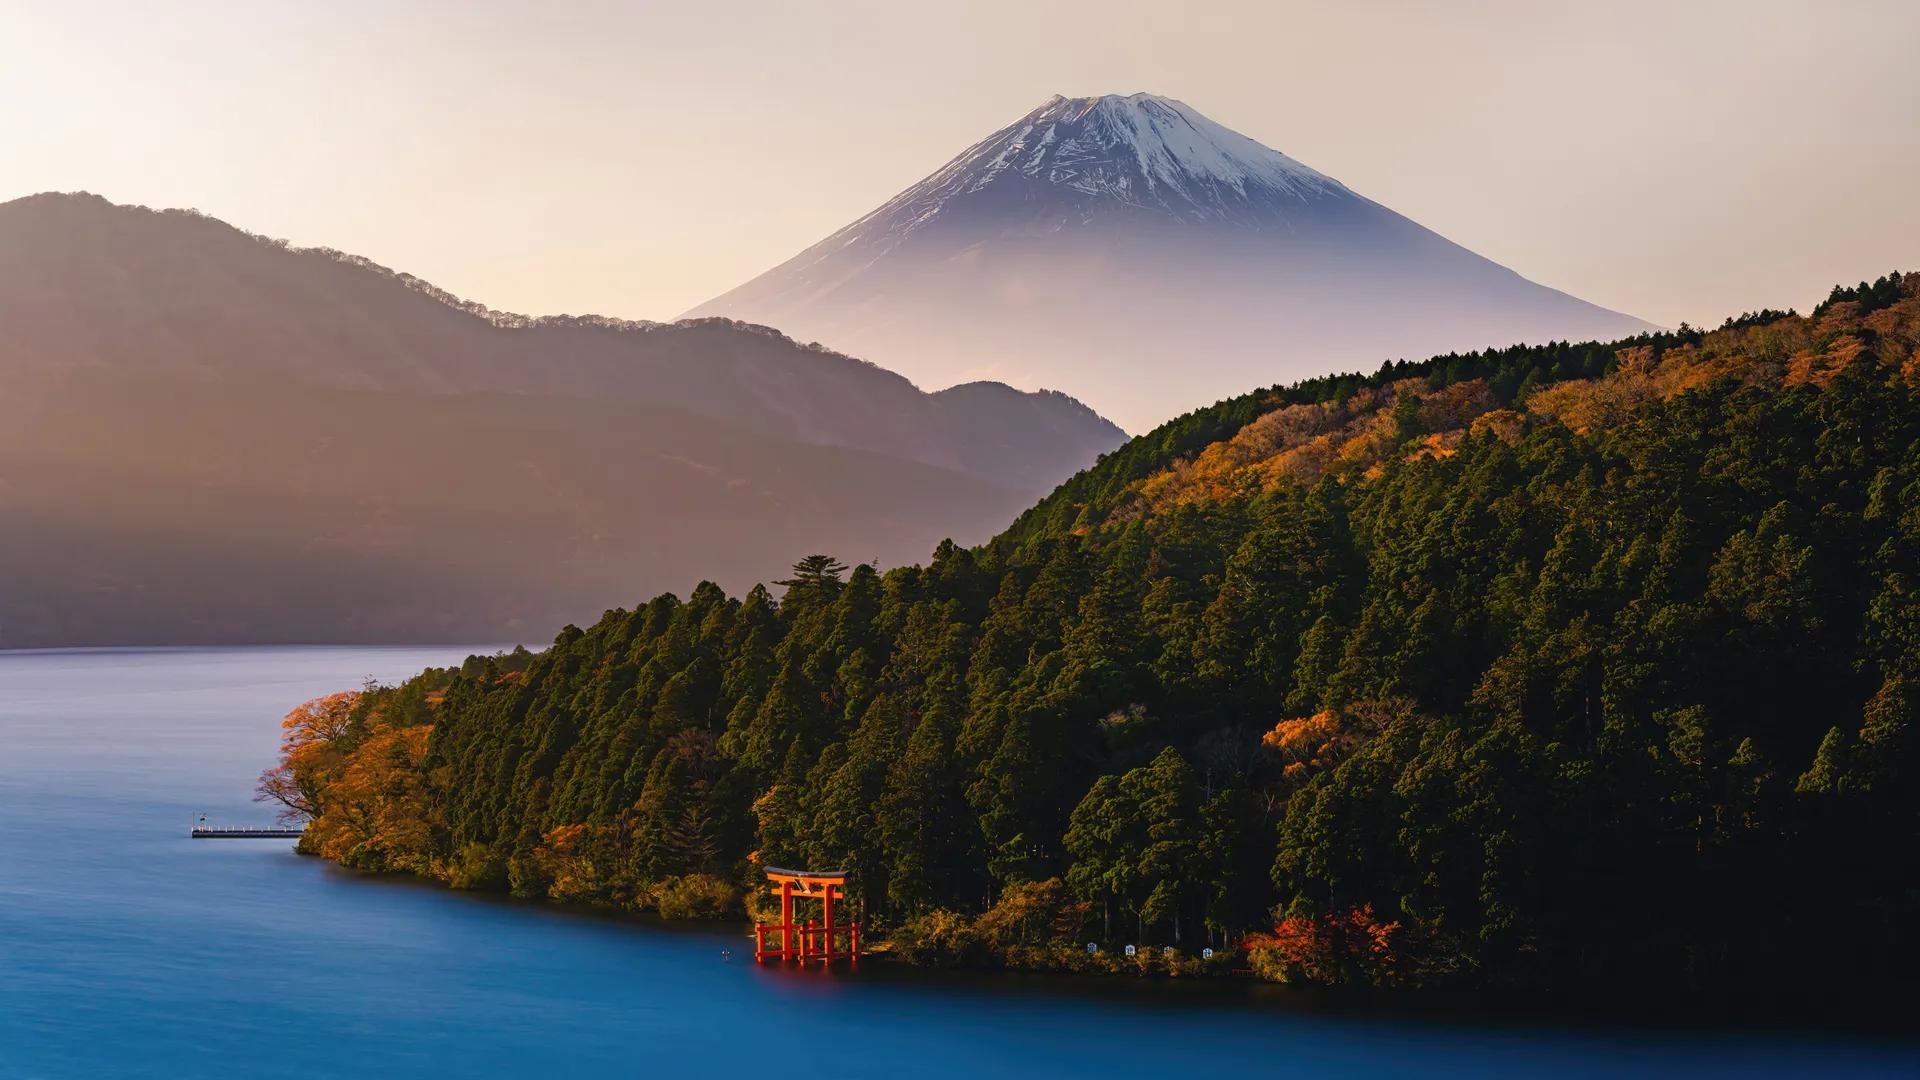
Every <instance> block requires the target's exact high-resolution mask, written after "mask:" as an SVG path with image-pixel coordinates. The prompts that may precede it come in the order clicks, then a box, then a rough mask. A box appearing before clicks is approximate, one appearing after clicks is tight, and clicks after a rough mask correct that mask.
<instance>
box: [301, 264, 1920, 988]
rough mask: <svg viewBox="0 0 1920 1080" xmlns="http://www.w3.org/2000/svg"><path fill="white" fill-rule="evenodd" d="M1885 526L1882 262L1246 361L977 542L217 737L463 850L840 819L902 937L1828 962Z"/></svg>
mask: <svg viewBox="0 0 1920 1080" xmlns="http://www.w3.org/2000/svg"><path fill="white" fill-rule="evenodd" d="M1916 575H1920V275H1907V276H1905V277H1904V278H1902V277H1899V276H1893V277H1888V278H1883V279H1881V280H1879V281H1876V282H1872V283H1863V284H1862V285H1861V286H1860V287H1858V288H1855V289H1837V290H1835V291H1834V294H1833V296H1832V297H1831V298H1830V299H1829V300H1828V301H1827V302H1826V303H1823V304H1821V305H1820V306H1819V308H1818V309H1817V310H1815V311H1814V312H1813V313H1812V314H1811V315H1808V316H1800V315H1795V314H1792V313H1780V312H1762V313H1759V314H1755V315H1749V316H1744V317H1741V318H1739V319H1734V320H1729V321H1728V322H1727V324H1726V325H1725V326H1723V327H1722V328H1720V329H1718V330H1714V331H1711V332H1701V331H1695V330H1692V329H1687V328H1683V329H1682V330H1680V331H1679V332H1675V333H1668V334H1660V335H1649V336H1644V337H1640V338H1635V339H1632V340H1630V341H1626V342H1620V343H1614V344H1612V345H1574V346H1569V345H1548V346H1543V347H1538V348H1518V349H1508V350H1504V351H1500V352H1496V353H1490V354H1488V353H1483V354H1467V355H1454V356H1444V357H1438V358H1435V359H1433V360H1430V361H1427V362H1424V363H1419V364H1393V365H1389V366H1387V367H1386V368H1383V369H1382V370H1381V371H1380V372H1378V373H1376V374H1375V375H1373V376H1370V377H1358V376H1355V377H1343V378H1329V379H1320V380H1315V381H1313V382H1310V383H1305V384H1301V385H1298V386H1293V387H1289V388H1284V389H1278V390H1271V391H1262V392H1259V393H1256V394H1251V395H1248V396H1246V397H1243V398H1240V399H1236V400H1234V401H1230V402H1226V403H1223V404H1221V405H1220V406H1217V407H1215V408H1214V409H1211V410H1205V411H1203V412H1200V413H1196V414H1193V415H1191V416H1188V417H1185V418H1182V419H1181V420H1177V421H1174V422H1173V423H1170V424H1168V425H1166V426H1165V427H1163V428H1161V429H1160V430H1158V431H1155V432H1152V433H1150V434H1148V435H1146V436H1143V437H1141V438H1139V439H1136V440H1134V441H1133V442H1131V443H1129V444H1128V445H1127V446H1126V447H1124V448H1122V449H1121V450H1120V451H1118V452H1116V453H1115V454H1113V455H1110V456H1109V457H1107V458H1106V459H1104V460H1103V462H1102V463H1101V464H1100V465H1099V466H1097V467H1095V468H1094V469H1091V470H1089V471H1087V472H1084V473H1082V474H1081V475H1080V476H1078V477H1076V478H1075V479H1074V480H1072V481H1070V482H1069V483H1068V484H1066V485H1065V486H1063V487H1062V488H1061V489H1060V491H1058V492H1057V493H1056V494H1055V495H1054V496H1052V497H1051V498H1050V499H1048V500H1047V501H1046V502H1043V503H1042V504H1040V506H1038V507H1036V508H1035V509H1034V510H1033V511H1031V512H1029V513H1028V514H1027V515H1025V516H1024V517H1022V518H1021V519H1020V521H1019V522H1018V523H1017V524H1016V525H1015V526H1014V528H1013V529H1012V530H1010V531H1009V532H1008V533H1007V534H1006V535H1004V536H1002V537H1001V538H1000V539H999V540H997V541H995V542H994V543H992V544H989V545H987V546H985V547H982V548H979V549H966V548H961V547H957V546H954V545H952V544H944V545H942V546H941V547H940V548H939V549H938V550H937V551H935V552H934V553H933V556H932V558H931V559H930V560H929V561H928V562H927V563H926V564H925V565H922V566H913V567H903V568H898V569H894V570H890V571H888V572H886V573H884V574H882V573H878V572H876V571H875V570H874V569H873V568H871V567H868V566H864V565H857V566H854V567H853V568H852V569H851V571H850V572H848V571H845V570H844V568H843V567H842V566H840V565H839V564H838V563H835V562H834V561H833V560H830V559H827V558H825V557H823V556H821V557H812V558H809V559H807V560H804V561H803V562H802V563H801V564H800V565H799V566H797V567H796V569H795V571H794V573H793V575H792V577H791V578H789V579H788V580H786V581H783V582H780V583H778V584H777V585H776V587H775V588H774V589H772V590H769V589H765V588H755V589H753V590H752V591H751V592H749V593H748V594H747V595H745V596H744V597H739V598H731V597H728V596H726V595H723V594H722V592H721V591H720V590H719V589H717V588H714V587H711V586H702V587H701V588H699V589H697V590H695V591H694V592H693V593H692V595H690V596H688V597H687V598H685V599H678V598H675V597H673V596H662V597H660V598H658V599H655V600H653V601H651V602H649V603H647V604H645V605H642V606H641V607H639V608H637V609H634V610H614V611H609V612H607V613H606V615H605V616H604V617H603V618H602V619H601V620H600V621H599V622H598V623H596V624H594V625H593V626H591V627H588V628H586V629H584V630H582V629H577V628H573V627H568V628H567V629H566V630H564V631H563V632H562V633H561V634H560V635H559V637H558V638H557V639H556V640H555V642H554V644H553V646H552V648H551V649H549V650H547V651H545V652H543V653H540V654H538V655H525V654H522V655H517V656H511V657H502V658H491V659H488V658H480V659H475V660H473V661H470V662H469V663H468V664H467V665H466V666H465V667H464V668H463V669H461V670H458V671H436V672H428V673H425V674H424V675H422V676H421V677H420V678H418V679H415V680H413V681H411V682H409V683H407V684H405V685H402V686H399V687H394V688H374V689H370V690H367V691H365V692H363V693H358V694H348V695H342V696H339V697H337V698H335V699H330V700H328V701H325V702H321V703H316V704H314V705H312V706H309V707H304V708H303V709H302V710H297V711H296V713H295V714H294V715H292V716H291V717H289V728H288V757H287V760H286V762H285V763H284V764H283V765H282V766H281V767H280V768H279V769H278V770H275V771H274V772H272V773H270V774H269V775H268V776H267V777H266V779H265V782H264V783H265V788H266V790H267V791H268V793H269V794H272V795H275V796H277V797H279V798H280V799H281V800H282V801H284V802H287V803H289V804H290V805H291V806H293V807H294V808H295V809H296V810H297V811H300V812H305V813H310V814H312V815H313V822H312V825H311V827H310V829H309V831H308V834H307V836H306V839H305V840H303V841H302V844H303V847H304V848H305V849H306V850H308V851H311V852H314V853H317V854H321V855H324V856H326V857H329V858H334V859H338V860H340V861H342V862H344V863H347V864H349V865H352V866H358V867H365V868H370V869H382V870H404V871H410V872H413V873H418V874H422V875H426V876H430V877H434V878H438V879H441V880H444V881H447V882H449V883H451V884H454V885H456V886H461V887H478V888H499V889H511V890H513V891H514V892H516V893H519V894H522V895H530V896H547V897H552V898H554V899H559V900H569V901H587V902H594V903H604V904H613V905H619V906H625V907H635V908H650V909H657V910H661V911H663V912H666V913H669V914H682V913H699V912H718V911H721V910H725V909H728V908H730V907H732V906H734V905H736V904H737V903H738V902H739V897H740V895H741V894H740V888H741V887H742V886H743V885H746V884H749V883H750V882H751V881H752V880H753V879H754V876H755V868H756V866H758V865H762V864H780V865H806V866H815V867H828V866H833V867H838V866H845V867H847V868H848V869H850V870H851V871H852V873H853V881H854V885H855V889H856V893H857V897H858V899H859V901H860V902H861V904H862V905H863V906H864V909H865V912H866V917H867V919H868V920H869V922H870V924H872V925H873V926H875V927H876V928H878V929H880V930H882V931H883V932H889V933H891V934H892V935H893V937H894V939H895V941H896V943H897V945H898V946H899V947H900V948H901V950H902V951H903V952H905V953H906V954H908V955H909V956H912V957H914V958H917V959H925V960H936V961H937V960H958V961H965V962H984V963H1011V964H1019V965H1029V966H1071V965H1076V964H1077V965H1082V966H1084V965H1087V964H1096V963H1110V962H1109V961H1092V960H1088V959H1086V957H1085V952H1084V949H1083V947H1082V945H1081V943H1083V942H1085V941H1086V940H1088V939H1090V938H1091V939H1095V940H1100V941H1104V942H1107V943H1109V944H1111V945H1118V944H1121V943H1127V942H1138V943H1142V944H1150V945H1154V946H1159V945H1163V944H1164V945H1175V946H1177V947H1178V949H1179V951H1178V952H1177V953H1176V954H1175V956H1174V959H1172V960H1165V959H1162V958H1160V952H1159V950H1158V949H1157V948H1156V949H1152V950H1146V952H1148V953H1151V954H1152V955H1153V956H1154V957H1155V959H1153V960H1151V961H1141V962H1140V966H1155V965H1159V966H1171V967H1174V968H1181V967H1182V965H1190V964H1191V962H1190V961H1189V960H1188V959H1186V958H1188V957H1191V956H1192V955H1193V953H1194V952H1195V950H1196V949H1197V948H1198V947H1199V946H1201V945H1203V944H1206V943H1211V944H1213V945H1215V946H1221V945H1234V946H1240V947H1243V948H1244V950H1245V951H1244V953H1242V952H1240V951H1239V950H1237V949H1235V950H1227V951H1226V952H1225V953H1223V957H1222V958H1221V959H1219V960H1217V961H1216V963H1217V964H1218V965H1220V966H1224V967H1241V966H1250V967H1252V968H1253V969H1254V970H1255V971H1257V972H1259V973H1260V974H1262V975H1265V976H1267V977H1270V978H1275V979H1280V980H1283V981H1296V982H1322V983H1361V984H1371V985H1435V984H1467V985H1496V986H1526V987H1548V988H1554V987H1560V988H1565V987H1572V986H1584V987H1592V986H1605V985H1613V984H1620V985H1634V986H1642V987H1645V986H1656V987H1689V986H1690V987H1699V988H1732V987H1740V988H1746V989H1755V988H1780V989H1784V988H1787V987H1799V988H1801V989H1803V990H1804V989H1805V988H1807V987H1812V986H1819V987H1827V988H1834V987H1840V986H1844V985H1852V986H1857V985H1860V984H1861V983H1863V982H1866V983H1871V982H1876V981H1879V980H1884V979H1891V978H1893V977H1895V976H1896V974H1898V973H1902V972H1906V971H1910V970H1911V967H1910V965H1911V963H1912V962H1913V961H1914V960H1915V959H1916V957H1915V936H1914V933H1913V930H1912V929H1911V928H1912V926H1913V924H1914V920H1915V918H1916V917H1917V916H1920V866H1917V865H1916V862H1915V860H1916V857H1917V855H1916V853H1920V816H1917V811H1920V800H1917V799H1916V794H1915V786H1914V783H1913V770H1914V766H1915V754H1916V752H1917V751H1916V744H1915V733H1914V726H1915V724H1916V722H1920V604H1916V599H1920V598H1916V596H1915V590H1916V588H1917V587H1920V585H1917V583H1916ZM1108 952H1109V953H1110V952H1111V950H1108ZM1103 955H1105V954H1103Z"/></svg>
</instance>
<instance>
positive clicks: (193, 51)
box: [0, 0, 1920, 390]
mask: <svg viewBox="0 0 1920 1080" xmlns="http://www.w3.org/2000/svg"><path fill="white" fill-rule="evenodd" d="M1916 55H1920V3H1914V2H1886V3H1872V2H1864V0H1862V2H1855V3H1847V2H1827V3H1800V4H1792V3H1773V2H1764V0H1743V2H1728V3H1684V2H1668V3H1647V4H1639V3H1605V4H1594V3H1577V4H1576V3H1569V4H1565V5H1555V6H1553V8H1552V10H1549V5H1546V4H1534V3H1511V4H1509V3H1455V4H1438V3H1432V4H1428V3H1405V4H1339V5H1335V4H1326V5H1305V4H1288V3H1270V2H1259V0H1246V2H1235V3H1215V4H1206V3H1181V2H1178V0H1159V2H1156V3H1131V2H1124V0H1104V2H1088V3H1078V2H1076V3H1046V2H1044V0H1009V2H1001V0H989V2H976V3H953V2H952V0H947V2H943V3H939V4H931V3H928V4H920V3H914V2H912V0H891V2H872V3H852V2H842V3H808V2H805V0H735V2H726V0H706V2H700V3H693V2H683V3H631V4H601V3H595V4H588V3H575V4H559V3H549V4H533V3H528V4H510V3H458V2H454V0H448V2H445V3H438V4H429V3H401V2H395V0H387V2H379V3H352V2H341V0H328V2H325V3H315V2H312V0H307V2H302V3H284V4H283V3H269V2H263V0H250V2H247V3H212V2H207V3H197V4H178V5H164V4H154V3H146V2H126V3H86V2H51V0H50V2H31V0H30V2H25V3H21V2H14V3H9V4H7V5H5V6H4V7H0V200H3V199H7V198H12V197H15V196H18V195H25V194H29V193H32V192H35V191H43V190H77V189H84V190H88V191H93V192H97V193H99V194H101V195H105V196H106V197H108V198H110V199H113V200H115V201H117V202H131V203H143V204H146V205H150V206H192V207H198V208H199V209H201V210H204V211H206V212H207V213H210V214H213V215H214V216H216V217H220V218H222V219H225V220H227V221H230V222H232V223H234V224H236V225H239V226H242V227H244V228H247V229H250V230H252V231H254V232H260V233H265V234H268V235H271V236H277V237H283V238H286V239H289V240H292V241H294V242H295V243H299V244H307V245H324V246H329V247H335V248H340V249H343V250H346V251H351V252H355V253H358V254H362V255H366V256H368V257H370V258H372V259H374V260H375V261H377V262H380V263H384V264H386V265H388V266H391V267H394V268H396V269H399V270H405V271H408V272H411V273H414V274H418V275H420V276H421V277H424V278H426V279H428V280H430V281H432V282H434V283H436V284H438V285H440V286H442V287H444V288H447V289H449V290H451V291H453V292H455V293H457V294H459V295H461V296H464V297H467V298H470V299H473V300H478V301H480V302H482V303H486V304H489V305H492V306H494V307H497V308H502V309H507V310H512V311H520V312H527V313H532V314H547V313H558V312H574V313H579V312H589V311H590V312H597V313H602V314H608V315H618V316H624V317H629V318H671V317H673V316H674V315H676V314H678V313H679V312H680V311H682V310H684V309H686V308H688V307H690V306H692V305H694V304H695V303H697V302H699V301H702V300H705V299H707V298H708V297H711V296H713V295H714V294H717V293H719V292H722V291H724V290H726V289H728V288H730V287H732V286H734V285H736V284H739V283H740V282H742V281H744V280H746V279H747V278H749V277H751V276H753V275H754V274H757V273H759V272H760V271H762V270H765V269H767V268H769V267H771V266H773V265H775V264H776V263H778V262H780V261H781V260H783V259H785V258H786V257H788V256H789V255H792V254H794V253H795V252H797V251H799V250H800V249H801V248H803V247H805V246H807V245H808V244H810V243H812V242H814V241H816V240H818V239H820V238H822V237H824V236H826V235H827V234H828V233H830V232H832V231H833V230H835V229H837V228H839V227H840V226H842V225H844V224H846V223H848V222H849V221H851V220H853V219H854V218H856V217H859V216H860V215H862V214H864V213H866V212H867V211H868V210H871V209H872V208H874V207H875V206H877V205H879V204H880V203H881V202H883V201H885V200H886V199H887V198H888V197H890V196H892V195H893V194H894V193H896V192H898V191H899V190H901V189H902V188H905V187H907V186H908V185H910V184H912V183H913V182H914V181H916V180H918V179H920V178H921V177H922V176H924V175H925V174H927V173H929V172H931V171H933V170H934V169H935V168H937V167H938V166H939V165H941V164H942V163H944V162H945V161H946V160H947V159H948V158H950V157H952V156H953V155H955V154H957V153H958V152H960V151H961V150H962V149H963V148H965V147H966V146H968V145H969V144H971V143H973V142H974V141H976V140H978V139H979V138H981V137H982V136H984V135H986V134H987V133H989V132H991V131H993V130H995V129H996V128H999V127H1001V126H1003V125H1005V124H1008V123H1010V122H1012V121H1013V120H1015V119H1016V118H1018V117H1019V116H1020V115H1022V114H1023V113H1025V112H1027V111H1028V110H1030V109H1032V108H1033V107H1035V106H1036V105H1038V104H1039V103H1040V102H1041V101H1043V100H1045V99H1046V98H1047V97H1048V96H1050V95H1052V94H1055V93H1059V94H1066V95H1069V96H1073V95H1083V94H1097V93H1128V92H1133V91H1139V90H1144V91H1150V92H1153V93H1158V94H1165V95H1167V96H1170V97H1175V98H1179V99H1182V100H1184V101H1186V102H1187V103H1188V104H1190V105H1192V106H1193V107H1195V108H1197V109H1199V110H1200V111H1201V112H1203V113H1206V114H1208V115H1210V116H1211V117H1213V118H1214V119H1216V120H1218V121H1220V122H1221V123H1224V124H1226V125H1228V126H1229V127H1233V128H1237V129H1238V130H1240V131H1242V132H1244V133H1245V134H1247V135H1249V136H1251V137H1253V138H1255V139H1258V140H1260V141H1261V142H1264V143H1266V144H1268V145H1269V146H1272V147H1274V148H1275V149H1277V150H1280V151H1282V152H1284V153H1286V154H1288V155H1290V156H1292V157H1294V158H1296V159H1298V160H1301V161H1303V162H1305V163H1307V164H1308V165H1311V166H1313V167H1314V168H1316V169H1319V170H1320V171H1322V172H1325V173H1328V174H1330V175H1332V176H1334V177H1337V178H1338V179H1340V180H1341V181H1343V182H1345V183H1346V184H1347V185H1348V186H1349V187H1351V188H1353V189H1355V190H1356V191H1359V192H1360V193H1362V194H1364V195H1367V196H1369V197H1371V198H1373V199H1375V200H1377V201H1379V202H1381V203H1384V204H1385V205H1387V206H1389V207H1391V208H1393V209H1395V210H1397V211H1399V212H1400V213H1403V214H1405V215H1407V216H1408V217H1411V218H1413V219H1414V220H1416V221H1419V222H1421V223H1422V224H1424V225H1427V226H1428V227H1430V228H1433V229H1435V230H1437V231H1438V232H1440V233H1442V234H1444V235H1446V236H1448V237H1449V238H1451V239H1453V240H1455V241H1457V242H1459V243H1461V244H1464V245H1465V246H1467V247H1469V248H1472V249H1474V250H1476V251H1478V252H1480V253H1481V254H1483V255H1486V256H1488V257H1489V258H1492V259H1493V260H1495V261H1497V262H1500V263H1503V264H1505V265H1507V266H1509V267H1511V268H1513V269H1514V270H1517V271H1519V272H1520V273H1522V274H1524V275H1526V276H1527V277H1530V278H1532V279H1534V280H1536V281H1539V282H1542V283H1544V284H1548V285H1552V286H1555V287H1557V288H1561V289H1565V290H1567V291H1568V292H1571V293H1574V294H1575V295H1578V296H1581V297H1583V298H1585V299H1588V300H1591V301H1594V302H1595V303H1599V304H1602V305H1605V306H1607V307H1612V308H1616V309H1619V310H1622V311H1626V312H1630V313H1632V314H1635V315H1639V316H1641V317H1643V318H1646V319H1650V320H1652V321H1654V322H1658V323H1662V324H1667V325H1673V324H1676V323H1679V322H1680V321H1682V320H1690V321H1693V322H1695V323H1707V322H1712V323H1717V322H1718V321H1719V319H1720V318H1721V317H1723V316H1725V315H1728V314H1731V313H1734V312H1737V311H1739V310H1741V309H1746V308H1755V307H1760V306H1775V307H1788V306H1798V307H1799V308H1801V310H1803V311H1804V310H1806V308H1807V307H1808V306H1809V305H1811V304H1812V303H1813V302H1814V301H1816V300H1818V299H1819V298H1820V296H1822V295H1823V294H1824V292H1825V290H1826V288H1827V286H1828V285H1830V284H1832V283H1833V282H1835V281H1841V280H1845V281H1853V280H1857V279H1859V278H1861V277H1863V276H1870V275H1878V274H1880V273H1882V272H1884V271H1886V270H1890V269H1893V268H1895V267H1904V268H1907V269H1920V194H1917V193H1920V63H1917V62H1916V60H1915V57H1916ZM877 359H880V360H882V362H884V358H877ZM1064 389H1067V390H1072V389H1073V388H1072V387H1066V388H1064Z"/></svg>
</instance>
